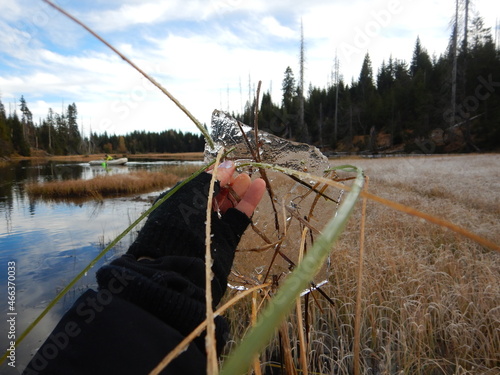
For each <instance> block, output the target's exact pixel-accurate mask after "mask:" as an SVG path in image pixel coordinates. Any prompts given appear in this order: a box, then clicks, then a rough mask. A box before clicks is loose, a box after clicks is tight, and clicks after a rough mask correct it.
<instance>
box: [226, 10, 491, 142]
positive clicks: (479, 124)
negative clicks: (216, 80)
mask: <svg viewBox="0 0 500 375" xmlns="http://www.w3.org/2000/svg"><path fill="white" fill-rule="evenodd" d="M458 33H459V30H458V26H455V27H454V30H453V32H452V36H451V37H450V43H449V46H448V48H447V50H446V51H445V52H444V53H443V54H441V55H440V56H439V57H437V56H432V57H431V56H430V55H429V53H428V52H427V50H426V49H425V47H424V46H423V45H422V43H421V42H420V39H419V38H417V40H416V42H415V47H414V51H413V56H412V59H411V61H410V62H409V63H408V62H406V61H404V60H400V59H397V58H393V57H392V56H390V57H389V58H388V59H387V60H386V61H384V62H383V63H382V65H381V66H380V67H379V69H378V72H377V74H374V73H373V68H372V63H371V60H370V55H369V53H367V54H366V55H365V58H364V61H363V64H362V67H361V71H360V74H359V77H358V78H357V79H356V80H355V79H353V80H352V82H351V83H350V84H347V83H345V82H344V81H343V79H342V78H341V76H340V74H339V71H338V63H337V61H336V64H335V67H336V69H335V71H334V72H333V74H332V76H333V79H332V82H329V83H327V84H326V85H325V86H326V87H323V88H322V87H315V86H312V85H309V89H308V92H307V93H304V91H305V90H304V89H303V85H302V84H301V81H303V77H302V71H303V67H302V64H303V46H302V43H301V64H300V65H301V68H300V79H299V83H297V82H296V81H297V80H296V78H295V76H294V73H293V71H292V69H291V68H290V67H287V68H286V70H285V73H284V79H283V83H282V97H281V98H280V99H281V100H280V101H279V102H278V103H276V102H275V101H273V99H272V98H271V95H270V93H269V92H266V93H264V94H263V95H262V98H261V100H260V101H259V107H260V108H259V112H258V113H259V118H258V124H259V127H260V128H261V129H266V130H268V131H271V132H272V133H274V134H276V135H279V136H282V137H286V138H290V139H295V140H297V141H302V142H307V143H311V144H315V145H319V146H321V147H322V148H324V149H333V150H351V151H352V150H358V151H362V150H368V151H372V152H376V151H379V150H380V149H383V148H384V147H385V148H390V147H391V146H395V145H403V147H404V148H405V151H411V149H412V148H415V147H417V146H416V145H417V144H418V142H419V141H422V140H425V139H431V138H430V137H431V135H432V134H434V135H436V134H437V135H439V136H440V138H439V137H438V138H439V139H440V141H439V142H437V141H436V143H435V144H434V147H433V149H432V150H431V151H433V152H439V151H441V150H442V151H446V150H451V151H461V152H464V151H478V150H492V149H498V148H499V147H500V50H499V49H498V47H497V46H496V43H495V42H494V41H493V38H492V36H491V32H490V29H489V28H486V27H485V26H484V22H483V20H482V18H481V17H476V18H474V19H473V20H472V22H470V23H469V25H468V26H467V33H462V34H465V36H464V35H462V37H461V38H458V37H457V34H458ZM233 115H234V116H235V117H237V118H238V119H239V120H241V121H242V122H244V123H247V124H253V123H254V116H255V100H254V103H247V105H246V107H245V110H244V113H243V114H233ZM436 130H437V132H436ZM382 134H383V135H385V138H384V139H385V142H383V145H381V144H380V137H379V135H382Z"/></svg>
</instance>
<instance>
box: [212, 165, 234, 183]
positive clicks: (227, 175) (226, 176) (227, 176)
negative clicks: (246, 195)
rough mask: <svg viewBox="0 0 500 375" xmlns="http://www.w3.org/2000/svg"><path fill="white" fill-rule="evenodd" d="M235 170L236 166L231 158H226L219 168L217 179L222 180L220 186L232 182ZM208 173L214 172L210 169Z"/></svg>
mask: <svg viewBox="0 0 500 375" xmlns="http://www.w3.org/2000/svg"><path fill="white" fill-rule="evenodd" d="M235 170H236V166H235V165H234V162H232V161H231V160H226V161H225V162H223V163H221V164H220V165H219V167H218V168H217V180H218V181H219V182H220V187H224V186H226V185H227V184H228V183H229V182H231V178H232V176H233V174H234V171H235ZM208 173H210V174H212V173H213V170H210V171H208Z"/></svg>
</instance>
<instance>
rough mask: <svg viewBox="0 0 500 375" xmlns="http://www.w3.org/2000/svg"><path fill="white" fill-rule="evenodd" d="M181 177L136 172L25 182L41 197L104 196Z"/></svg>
mask: <svg viewBox="0 0 500 375" xmlns="http://www.w3.org/2000/svg"><path fill="white" fill-rule="evenodd" d="M179 180H180V177H179V176H177V175H175V174H170V173H169V174H165V173H161V172H145V171H138V172H132V173H128V174H115V175H104V176H97V177H95V178H92V179H89V180H81V179H75V180H65V181H51V182H45V183H30V184H27V185H26V190H27V192H28V194H29V195H30V196H31V197H33V198H43V199H54V200H57V199H81V198H84V199H85V198H86V199H103V198H105V197H116V196H121V195H131V194H142V193H147V192H150V191H155V190H159V189H163V188H165V187H167V186H172V185H174V184H175V183H177V182H178V181H179Z"/></svg>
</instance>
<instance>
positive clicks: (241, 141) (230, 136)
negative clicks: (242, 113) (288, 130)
mask: <svg viewBox="0 0 500 375" xmlns="http://www.w3.org/2000/svg"><path fill="white" fill-rule="evenodd" d="M243 134H244V135H245V136H246V139H245V136H244V135H243ZM211 136H212V139H213V140H214V142H215V147H214V148H211V147H210V146H209V145H208V144H207V145H206V146H205V161H210V160H213V159H214V158H215V157H216V155H217V152H218V151H219V150H220V149H221V148H222V147H223V148H225V149H229V148H231V147H235V148H236V149H235V150H234V151H233V152H232V153H231V156H230V158H231V159H253V156H252V153H251V152H250V150H249V145H250V147H251V148H252V149H253V150H256V147H255V132H254V129H253V128H251V127H250V126H247V125H244V124H242V123H241V122H238V121H237V120H235V119H234V118H232V117H231V116H230V115H228V114H227V113H225V112H222V111H218V110H215V111H214V112H213V113H212V128H211ZM258 138H259V142H260V143H259V151H260V152H259V155H260V158H261V161H262V162H264V163H268V164H276V165H280V166H282V167H286V168H291V169H295V170H298V171H306V172H309V173H320V174H323V171H324V170H325V169H327V168H328V167H329V165H328V159H327V158H326V156H325V155H323V154H322V153H321V151H320V150H318V149H317V148H316V147H314V146H310V145H308V144H305V143H298V142H292V141H289V140H286V139H283V138H280V137H277V136H275V135H272V134H270V133H267V132H264V131H262V130H259V132H258ZM247 142H248V143H247ZM248 144H249V145H248Z"/></svg>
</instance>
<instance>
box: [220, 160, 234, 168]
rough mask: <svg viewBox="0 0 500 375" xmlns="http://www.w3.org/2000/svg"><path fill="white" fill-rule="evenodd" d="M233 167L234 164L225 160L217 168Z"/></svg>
mask: <svg viewBox="0 0 500 375" xmlns="http://www.w3.org/2000/svg"><path fill="white" fill-rule="evenodd" d="M233 166H234V163H233V162H232V161H231V160H226V161H225V162H224V163H222V164H221V165H219V168H227V169H229V168H232V167H233Z"/></svg>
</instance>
